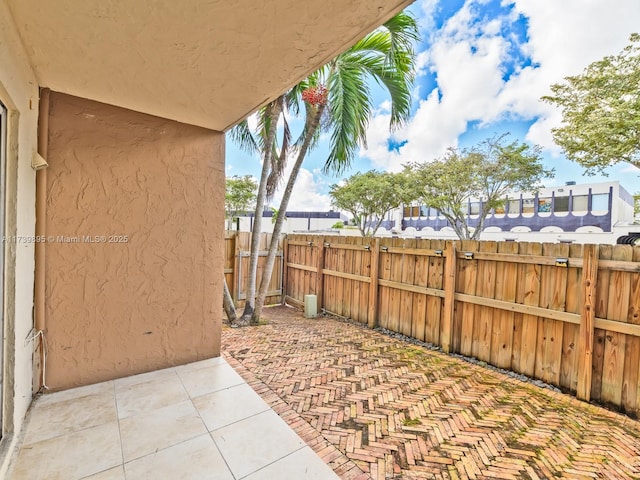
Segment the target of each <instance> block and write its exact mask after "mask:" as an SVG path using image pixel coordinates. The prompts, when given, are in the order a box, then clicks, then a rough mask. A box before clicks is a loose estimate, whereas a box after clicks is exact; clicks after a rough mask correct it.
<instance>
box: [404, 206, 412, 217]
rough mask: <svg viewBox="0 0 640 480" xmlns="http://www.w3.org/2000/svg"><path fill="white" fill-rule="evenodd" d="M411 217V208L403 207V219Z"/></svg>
mask: <svg viewBox="0 0 640 480" xmlns="http://www.w3.org/2000/svg"><path fill="white" fill-rule="evenodd" d="M410 217H411V207H404V218H410Z"/></svg>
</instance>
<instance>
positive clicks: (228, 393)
mask: <svg viewBox="0 0 640 480" xmlns="http://www.w3.org/2000/svg"><path fill="white" fill-rule="evenodd" d="M193 404H194V405H195V406H196V408H197V409H198V412H199V413H200V416H201V417H202V420H204V423H205V425H206V426H207V428H208V429H209V431H213V430H216V429H218V428H221V427H224V426H227V425H229V424H232V423H234V422H237V421H239V420H242V419H243V418H247V417H249V416H252V415H256V414H258V413H262V412H266V411H267V410H269V405H267V404H266V403H265V401H264V400H262V399H261V398H260V396H259V395H258V394H257V393H256V392H254V391H253V390H252V389H251V387H250V386H248V385H247V384H242V385H236V386H235V387H230V388H227V389H224V390H220V391H217V392H214V393H210V394H209V395H203V396H201V397H198V398H195V399H194V400H193Z"/></svg>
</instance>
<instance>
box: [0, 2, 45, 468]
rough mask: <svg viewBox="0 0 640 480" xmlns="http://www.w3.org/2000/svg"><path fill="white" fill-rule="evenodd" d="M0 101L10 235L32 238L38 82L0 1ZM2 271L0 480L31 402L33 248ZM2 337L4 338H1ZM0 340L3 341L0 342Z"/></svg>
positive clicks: (15, 252)
mask: <svg viewBox="0 0 640 480" xmlns="http://www.w3.org/2000/svg"><path fill="white" fill-rule="evenodd" d="M0 65H1V67H0V101H1V102H2V103H3V104H4V105H5V106H6V107H7V109H8V114H9V122H8V123H9V125H8V131H7V136H8V151H7V164H6V173H7V178H6V185H5V186H6V194H5V202H6V219H5V228H6V234H7V235H8V236H11V237H15V238H24V237H28V236H32V235H33V233H34V229H35V173H34V171H33V170H32V169H31V155H32V154H33V152H34V151H35V150H36V146H37V124H38V84H37V81H36V78H35V75H34V73H33V71H32V70H31V67H30V65H29V62H28V61H27V58H26V55H25V52H24V49H23V48H22V43H21V41H20V38H19V36H18V34H17V31H16V29H15V25H14V24H13V22H12V20H11V15H10V13H9V11H8V9H7V7H6V4H5V3H4V2H1V1H0ZM0 248H3V249H4V251H5V271H4V302H3V305H2V306H3V308H4V332H3V336H4V342H5V349H6V350H5V352H4V353H5V364H4V383H3V386H4V389H5V400H6V401H5V404H4V405H3V408H4V413H5V416H4V424H3V428H4V436H3V438H2V440H1V441H0V478H4V473H5V472H6V468H7V464H8V461H9V458H10V455H9V454H10V453H11V450H12V448H13V445H14V444H15V441H16V439H17V438H18V435H17V434H18V433H19V431H20V429H21V428H22V424H23V421H24V417H25V413H26V412H27V409H28V408H29V405H30V404H31V381H32V358H33V342H32V341H31V339H30V338H31V336H30V334H29V333H30V330H31V327H32V326H33V316H32V308H33V269H34V259H33V245H32V244H31V245H30V244H26V243H22V244H18V243H16V242H3V243H2V244H0ZM0 338H1V337H0ZM0 341H1V340H0Z"/></svg>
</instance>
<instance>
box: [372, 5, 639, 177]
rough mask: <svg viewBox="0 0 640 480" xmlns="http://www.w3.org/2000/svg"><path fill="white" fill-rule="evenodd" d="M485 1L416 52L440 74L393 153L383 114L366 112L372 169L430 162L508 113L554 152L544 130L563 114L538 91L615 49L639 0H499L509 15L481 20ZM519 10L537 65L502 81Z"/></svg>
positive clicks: (421, 63) (429, 14)
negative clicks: (471, 129) (474, 128)
mask: <svg viewBox="0 0 640 480" xmlns="http://www.w3.org/2000/svg"><path fill="white" fill-rule="evenodd" d="M483 3H484V2H483V1H480V0H467V1H466V2H465V4H464V6H463V7H462V8H461V9H460V10H459V11H458V12H456V13H455V14H454V15H453V16H452V17H451V18H450V19H448V20H447V22H446V23H445V24H444V25H443V26H442V28H441V29H440V30H438V31H435V32H434V33H433V34H432V35H431V36H430V38H429V39H428V41H427V43H428V44H430V48H429V50H427V51H424V52H420V54H419V57H418V67H419V68H420V69H424V70H428V71H431V72H433V73H434V74H435V75H436V81H437V87H436V88H434V89H433V90H432V91H431V92H423V93H422V95H423V96H424V99H422V100H420V102H419V105H418V108H417V110H416V112H415V115H414V116H413V118H412V119H411V120H410V121H409V123H408V124H407V125H406V126H405V127H404V128H403V129H402V130H400V131H399V132H397V133H396V134H395V138H396V139H400V140H406V144H405V145H403V146H402V147H400V149H399V151H398V152H395V151H394V152H389V151H388V138H389V137H390V135H389V132H388V113H387V112H385V111H382V110H381V111H379V112H378V113H377V114H376V116H375V117H374V118H373V119H372V122H371V124H370V126H369V132H368V142H367V143H368V148H367V149H366V150H363V151H361V155H362V156H364V157H367V158H369V159H370V160H371V163H372V164H373V166H374V168H381V169H387V170H394V171H397V170H399V169H400V168H401V165H402V164H403V163H406V162H408V161H429V160H431V159H433V158H435V157H438V156H440V155H442V154H443V153H444V151H445V150H446V148H447V147H449V146H456V145H457V141H458V137H459V136H460V135H461V134H462V133H464V132H465V131H466V130H467V128H468V125H469V122H476V121H477V122H479V123H480V125H481V126H486V125H490V124H492V123H493V122H497V121H500V120H504V119H511V118H516V119H524V120H536V121H535V123H534V124H533V125H532V126H531V128H530V130H529V132H528V134H527V137H526V139H527V140H528V141H531V142H532V143H537V144H540V145H542V146H543V147H545V148H547V149H548V150H549V151H551V152H552V153H556V154H557V153H558V149H557V147H556V146H555V145H554V144H553V141H552V137H551V132H550V130H551V128H552V127H554V126H557V125H558V124H559V122H560V119H561V116H560V114H559V112H558V111H557V110H556V109H555V108H554V107H553V106H551V105H548V104H545V103H543V102H541V101H540V97H541V96H543V95H545V94H547V93H549V85H551V84H552V83H556V82H559V81H561V80H562V79H563V78H564V77H566V76H568V75H573V74H577V73H579V72H581V71H582V69H583V68H584V67H585V66H586V65H588V64H589V63H591V62H593V61H594V60H597V59H599V58H602V57H603V56H605V55H610V54H615V53H617V52H618V51H620V50H621V49H622V48H623V46H624V45H625V44H626V43H627V42H628V38H629V35H630V33H631V32H633V31H636V30H638V19H639V18H640V2H638V1H637V0H619V1H616V2H610V1H607V0H590V1H588V2H587V1H584V0H563V1H557V0H505V1H503V4H504V5H512V6H513V7H514V9H513V11H512V12H511V13H510V14H506V15H503V16H502V17H493V18H488V19H486V20H485V21H480V20H481V15H482V12H483V7H482V4H483ZM421 7H422V10H423V12H425V16H424V18H423V19H421V24H422V26H423V27H424V26H425V25H427V26H428V25H431V26H433V25H434V22H433V18H434V17H433V13H434V12H435V11H436V9H437V4H436V2H435V1H434V0H424V1H423V2H422V4H421ZM518 15H523V16H525V17H526V18H527V19H528V39H527V41H526V43H523V44H520V45H517V48H519V49H520V50H521V52H523V53H524V54H526V55H528V56H529V57H530V58H531V59H532V62H533V65H534V66H526V67H524V68H520V67H516V69H515V70H514V72H513V73H512V74H511V76H510V77H509V78H508V79H507V80H506V81H505V80H504V78H503V77H504V74H505V64H509V63H510V62H511V61H512V59H511V58H510V55H511V54H512V50H511V49H510V42H513V41H514V38H513V36H508V37H504V36H503V32H504V31H505V29H507V30H508V27H509V25H510V23H511V22H513V21H514V20H515V19H516V18H517V16H518Z"/></svg>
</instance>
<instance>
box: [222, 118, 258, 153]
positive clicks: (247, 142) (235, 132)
mask: <svg viewBox="0 0 640 480" xmlns="http://www.w3.org/2000/svg"><path fill="white" fill-rule="evenodd" d="M229 137H230V138H231V140H232V141H233V142H234V143H235V144H236V145H238V147H240V148H241V149H242V150H244V151H245V152H247V153H258V152H260V146H259V145H258V142H257V141H256V138H255V137H254V135H253V132H252V131H251V128H249V122H248V121H247V120H246V119H245V120H243V121H241V122H240V123H239V124H237V125H236V126H235V127H233V128H232V129H231V130H229Z"/></svg>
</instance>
